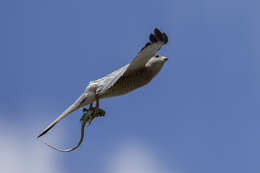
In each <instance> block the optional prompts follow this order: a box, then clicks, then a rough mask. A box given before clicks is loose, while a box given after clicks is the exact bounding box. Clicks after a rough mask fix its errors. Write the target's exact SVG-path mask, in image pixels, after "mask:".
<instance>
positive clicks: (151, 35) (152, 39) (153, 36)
mask: <svg viewBox="0 0 260 173" xmlns="http://www.w3.org/2000/svg"><path fill="white" fill-rule="evenodd" d="M149 39H150V41H151V43H155V42H156V41H157V39H156V36H155V35H153V34H150V37H149Z"/></svg>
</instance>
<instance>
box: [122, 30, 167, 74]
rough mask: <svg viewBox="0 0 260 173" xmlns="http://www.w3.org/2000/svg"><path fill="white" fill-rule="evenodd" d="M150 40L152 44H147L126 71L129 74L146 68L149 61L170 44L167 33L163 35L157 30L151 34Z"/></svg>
mask: <svg viewBox="0 0 260 173" xmlns="http://www.w3.org/2000/svg"><path fill="white" fill-rule="evenodd" d="M149 39H150V42H148V43H146V45H145V46H144V47H143V48H142V49H141V51H140V52H139V53H138V54H137V56H136V57H135V58H134V60H133V61H132V62H131V63H130V65H129V67H128V69H127V71H126V72H127V73H128V72H131V71H134V70H136V69H139V68H142V67H144V66H145V64H146V63H147V61H149V59H150V58H151V57H153V56H155V54H156V52H157V51H159V50H160V49H161V47H162V46H163V45H164V44H166V43H167V42H168V36H167V35H166V34H165V33H161V31H160V30H159V29H157V28H155V29H154V34H150V37H149Z"/></svg>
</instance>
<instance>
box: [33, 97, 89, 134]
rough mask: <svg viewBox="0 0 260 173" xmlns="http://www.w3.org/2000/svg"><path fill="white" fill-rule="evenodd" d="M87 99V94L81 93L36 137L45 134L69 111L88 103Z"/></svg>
mask: <svg viewBox="0 0 260 173" xmlns="http://www.w3.org/2000/svg"><path fill="white" fill-rule="evenodd" d="M87 100H88V94H86V93H83V94H82V95H81V96H80V97H79V98H78V99H77V100H76V101H75V102H74V103H73V104H72V105H71V106H69V107H68V108H67V109H66V110H65V111H64V112H63V113H62V114H61V115H60V116H59V117H58V118H57V119H56V120H54V121H53V122H52V123H51V124H50V125H49V126H48V127H47V128H46V129H44V130H43V131H42V132H41V133H40V134H39V135H38V136H37V138H39V137H41V136H43V135H44V134H46V133H47V132H48V131H49V130H50V129H51V128H53V127H54V126H55V125H56V124H57V123H58V122H59V121H60V120H62V119H63V118H65V117H66V116H67V115H69V114H70V113H72V112H74V111H76V110H77V109H79V108H81V107H83V106H85V105H87V104H89V103H88V102H86V101H87Z"/></svg>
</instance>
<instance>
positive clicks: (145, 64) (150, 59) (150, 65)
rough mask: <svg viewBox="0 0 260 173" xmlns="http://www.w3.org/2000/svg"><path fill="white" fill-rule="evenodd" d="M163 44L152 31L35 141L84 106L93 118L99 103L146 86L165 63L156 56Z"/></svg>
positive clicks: (158, 33) (162, 35)
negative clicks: (127, 60) (132, 53)
mask: <svg viewBox="0 0 260 173" xmlns="http://www.w3.org/2000/svg"><path fill="white" fill-rule="evenodd" d="M166 43H168V36H167V34H166V33H164V32H163V33H162V32H161V31H160V30H159V29H158V28H155V29H154V31H153V33H151V34H150V35H149V41H148V42H147V43H146V44H145V46H144V47H143V48H142V49H141V50H140V51H139V53H138V54H137V55H136V57H135V58H134V59H133V60H132V61H131V62H130V63H129V64H126V65H124V66H123V67H121V68H119V69H118V70H115V71H114V72H112V73H110V74H108V75H106V76H104V77H102V78H100V79H97V80H95V81H90V82H89V84H88V86H87V87H86V89H85V90H84V92H83V93H82V94H81V95H80V96H79V97H78V99H76V100H75V102H74V103H73V104H72V105H70V106H69V107H68V108H67V109H66V110H65V111H64V112H63V113H62V114H60V115H59V116H58V118H57V119H55V120H54V121H53V122H52V123H51V124H50V125H49V126H48V127H47V128H45V129H44V130H43V131H42V132H41V133H40V134H39V135H38V136H37V138H39V137H41V136H43V135H44V134H46V133H47V132H48V131H49V130H50V129H51V128H53V127H54V126H55V125H56V124H57V123H58V122H59V121H60V120H62V119H63V118H64V117H66V116H67V115H69V114H70V113H72V112H74V111H76V110H78V109H80V108H82V107H84V106H87V105H89V109H92V110H93V109H94V110H95V113H96V114H97V112H98V110H99V100H100V99H103V98H109V97H115V96H121V95H124V94H127V93H129V92H131V91H133V90H135V89H137V88H140V87H142V86H144V85H146V84H148V83H149V82H150V81H151V80H152V79H153V78H154V77H155V76H156V75H157V74H158V73H159V72H160V70H161V69H162V67H163V65H164V64H165V62H166V61H167V60H168V58H167V57H165V56H160V55H158V54H156V53H157V52H158V51H159V50H160V49H161V47H162V46H163V45H165V44H166ZM94 102H96V106H95V107H94V108H93V103H94ZM94 115H95V114H94Z"/></svg>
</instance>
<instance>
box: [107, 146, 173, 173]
mask: <svg viewBox="0 0 260 173" xmlns="http://www.w3.org/2000/svg"><path fill="white" fill-rule="evenodd" d="M116 150H117V151H114V152H113V153H114V154H113V155H111V158H109V161H108V165H107V167H108V168H107V169H108V172H109V173H173V172H175V171H172V170H171V171H170V170H169V169H168V168H165V166H164V165H163V164H162V163H161V162H160V160H159V159H158V158H156V156H155V155H154V154H153V153H152V152H151V151H148V149H147V147H145V146H143V145H141V144H140V143H137V142H127V143H125V144H122V145H120V146H119V147H118V148H117V149H116Z"/></svg>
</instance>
